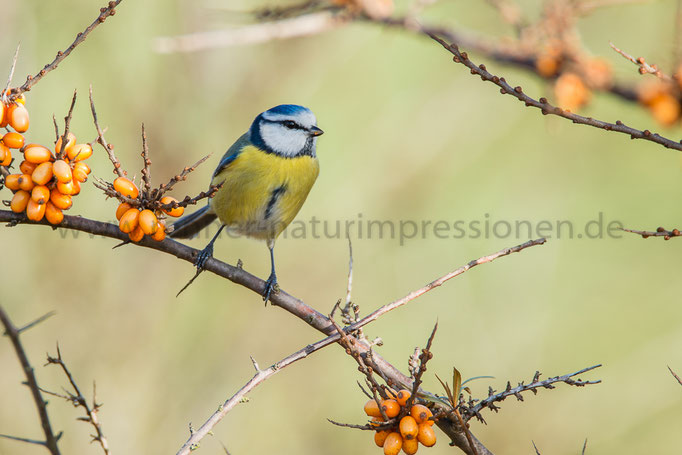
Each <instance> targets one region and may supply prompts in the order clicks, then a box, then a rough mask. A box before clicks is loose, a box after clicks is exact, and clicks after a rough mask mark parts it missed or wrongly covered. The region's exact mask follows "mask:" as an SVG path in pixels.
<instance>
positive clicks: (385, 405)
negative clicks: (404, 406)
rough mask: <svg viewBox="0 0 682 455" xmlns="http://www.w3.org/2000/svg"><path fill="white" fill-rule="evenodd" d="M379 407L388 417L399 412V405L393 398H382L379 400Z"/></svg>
mask: <svg viewBox="0 0 682 455" xmlns="http://www.w3.org/2000/svg"><path fill="white" fill-rule="evenodd" d="M381 408H382V409H383V410H384V413H385V414H386V417H388V418H389V419H390V418H393V417H395V416H397V415H398V414H400V405H399V404H398V402H397V401H395V400H383V401H382V402H381Z"/></svg>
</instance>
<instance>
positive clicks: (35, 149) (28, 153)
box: [24, 144, 52, 164]
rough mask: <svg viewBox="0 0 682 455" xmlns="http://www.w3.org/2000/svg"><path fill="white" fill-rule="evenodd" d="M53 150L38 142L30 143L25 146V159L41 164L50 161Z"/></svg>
mask: <svg viewBox="0 0 682 455" xmlns="http://www.w3.org/2000/svg"><path fill="white" fill-rule="evenodd" d="M51 158H52V152H50V149H48V148H47V147H43V146H42V145H38V144H28V145H27V146H26V147H25V148H24V159H26V161H28V162H29V163H35V164H40V163H44V162H45V161H50V159H51Z"/></svg>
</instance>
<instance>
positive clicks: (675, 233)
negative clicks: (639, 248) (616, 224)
mask: <svg viewBox="0 0 682 455" xmlns="http://www.w3.org/2000/svg"><path fill="white" fill-rule="evenodd" d="M623 230H624V231H625V232H630V233H632V234H638V235H641V236H642V238H643V239H647V238H649V237H663V239H664V240H670V239H672V238H674V237H679V236H681V235H682V233H680V230H679V229H677V228H675V229H672V230H670V231H669V230H667V229H665V228H664V227H660V226H659V227H658V228H657V229H656V231H639V230H637V229H623Z"/></svg>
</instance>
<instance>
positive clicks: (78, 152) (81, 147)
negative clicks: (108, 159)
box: [68, 144, 92, 161]
mask: <svg viewBox="0 0 682 455" xmlns="http://www.w3.org/2000/svg"><path fill="white" fill-rule="evenodd" d="M68 156H69V159H70V160H71V161H83V160H87V159H88V158H90V157H91V156H92V147H91V146H90V144H76V145H74V146H73V148H72V149H71V150H69V152H68Z"/></svg>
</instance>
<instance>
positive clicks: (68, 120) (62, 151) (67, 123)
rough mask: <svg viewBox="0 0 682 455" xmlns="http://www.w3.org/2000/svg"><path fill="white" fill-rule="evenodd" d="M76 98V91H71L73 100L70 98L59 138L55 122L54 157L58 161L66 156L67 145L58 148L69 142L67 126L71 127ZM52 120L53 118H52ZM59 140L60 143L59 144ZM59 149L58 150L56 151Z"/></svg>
mask: <svg viewBox="0 0 682 455" xmlns="http://www.w3.org/2000/svg"><path fill="white" fill-rule="evenodd" d="M76 96H77V91H76V90H74V91H73V98H71V106H70V107H69V112H68V113H67V114H66V117H64V134H63V135H62V137H61V138H60V137H59V126H58V125H57V122H56V121H55V123H54V127H55V131H56V133H57V140H56V141H55V146H56V147H55V153H56V157H57V159H58V160H62V159H64V157H65V156H66V150H67V145H63V146H62V147H60V145H62V144H68V142H69V126H71V118H72V117H73V108H74V107H75V106H76ZM53 119H54V116H53ZM60 139H61V142H60ZM57 149H59V150H57Z"/></svg>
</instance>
